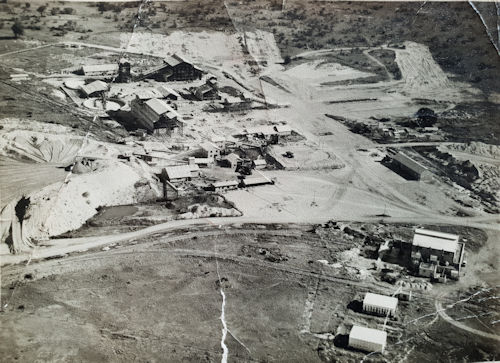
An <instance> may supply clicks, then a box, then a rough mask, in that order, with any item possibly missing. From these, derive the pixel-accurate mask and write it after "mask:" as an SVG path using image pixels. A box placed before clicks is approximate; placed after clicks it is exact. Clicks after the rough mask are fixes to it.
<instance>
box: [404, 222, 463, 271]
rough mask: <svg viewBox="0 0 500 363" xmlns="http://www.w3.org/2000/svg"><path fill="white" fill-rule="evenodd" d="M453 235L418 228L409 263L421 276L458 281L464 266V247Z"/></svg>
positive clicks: (457, 237)
mask: <svg viewBox="0 0 500 363" xmlns="http://www.w3.org/2000/svg"><path fill="white" fill-rule="evenodd" d="M459 239H460V237H459V236H458V235H455V234H450V233H443V232H438V231H432V230H427V229H423V228H418V229H416V230H415V234H414V236H413V242H412V246H411V262H412V264H413V266H414V267H415V268H418V273H419V275H421V276H426V277H431V278H434V279H439V278H440V277H443V276H448V277H451V278H453V279H458V278H459V274H460V270H461V268H462V267H463V265H464V257H465V245H464V243H461V242H459Z"/></svg>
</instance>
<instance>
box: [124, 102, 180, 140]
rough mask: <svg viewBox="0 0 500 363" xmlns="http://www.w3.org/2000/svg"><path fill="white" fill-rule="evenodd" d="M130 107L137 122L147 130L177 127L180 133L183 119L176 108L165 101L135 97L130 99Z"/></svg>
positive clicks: (168, 129) (169, 129)
mask: <svg viewBox="0 0 500 363" xmlns="http://www.w3.org/2000/svg"><path fill="white" fill-rule="evenodd" d="M130 108H131V111H132V113H133V114H134V116H135V117H136V121H137V123H138V124H139V125H140V127H141V128H144V129H146V130H148V131H149V132H152V131H154V130H155V129H156V130H159V129H166V130H167V131H169V132H171V131H173V130H174V129H178V130H179V132H180V133H181V134H182V132H183V129H184V121H183V120H182V118H181V116H180V115H179V114H178V113H177V111H176V110H174V109H173V108H172V106H170V105H169V104H167V103H166V102H165V101H163V100H160V99H157V98H152V99H148V100H147V101H145V100H141V99H140V98H138V97H136V98H135V99H134V100H132V102H131V104H130Z"/></svg>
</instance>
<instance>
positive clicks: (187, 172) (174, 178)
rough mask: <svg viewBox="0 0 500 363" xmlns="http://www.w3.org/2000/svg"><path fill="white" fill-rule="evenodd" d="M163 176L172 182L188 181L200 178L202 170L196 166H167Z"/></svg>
mask: <svg viewBox="0 0 500 363" xmlns="http://www.w3.org/2000/svg"><path fill="white" fill-rule="evenodd" d="M162 174H164V175H166V177H167V180H168V181H171V182H179V181H187V180H191V179H192V178H197V177H199V176H200V168H199V167H198V165H196V164H191V165H174V166H167V167H166V168H164V169H163V171H162Z"/></svg>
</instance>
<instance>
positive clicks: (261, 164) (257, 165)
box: [252, 159, 267, 169]
mask: <svg viewBox="0 0 500 363" xmlns="http://www.w3.org/2000/svg"><path fill="white" fill-rule="evenodd" d="M252 164H253V167H254V169H264V168H265V167H266V166H267V163H266V161H265V160H264V159H255V160H253V161H252Z"/></svg>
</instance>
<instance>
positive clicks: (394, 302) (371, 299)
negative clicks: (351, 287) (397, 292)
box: [363, 292, 398, 316]
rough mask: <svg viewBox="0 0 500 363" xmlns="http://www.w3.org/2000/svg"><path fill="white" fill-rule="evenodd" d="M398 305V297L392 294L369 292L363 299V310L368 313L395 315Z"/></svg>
mask: <svg viewBox="0 0 500 363" xmlns="http://www.w3.org/2000/svg"><path fill="white" fill-rule="evenodd" d="M397 306H398V299H397V298H395V297H392V296H386V295H379V294H373V293H371V292H367V293H366V295H365V298H364V299H363V311H364V312H367V313H372V314H377V315H383V316H387V315H389V316H394V315H396V308H397Z"/></svg>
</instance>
